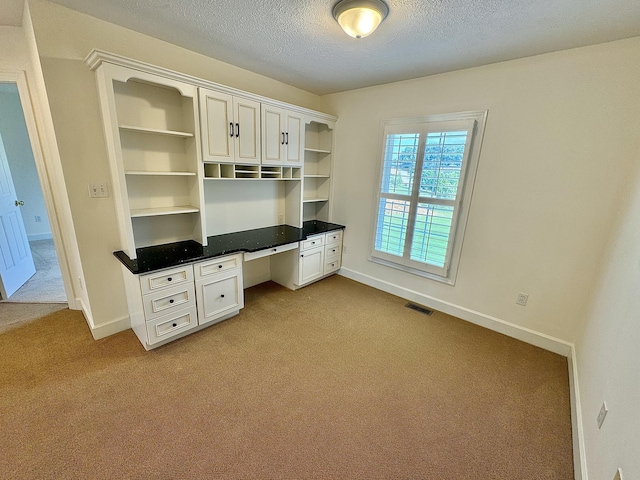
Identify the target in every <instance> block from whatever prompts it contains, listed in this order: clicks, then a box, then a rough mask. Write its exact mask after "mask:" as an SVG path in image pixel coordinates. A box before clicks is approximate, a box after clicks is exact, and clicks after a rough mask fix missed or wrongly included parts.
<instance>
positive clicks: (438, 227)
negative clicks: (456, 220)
mask: <svg viewBox="0 0 640 480" xmlns="http://www.w3.org/2000/svg"><path fill="white" fill-rule="evenodd" d="M452 218H453V207H449V206H444V205H430V204H428V203H419V204H418V211H417V214H416V223H415V229H414V231H413V241H412V243H411V260H415V261H417V262H424V263H428V264H430V265H435V266H438V267H444V264H445V259H446V256H447V246H448V245H449V234H450V232H451V221H452V220H451V219H452Z"/></svg>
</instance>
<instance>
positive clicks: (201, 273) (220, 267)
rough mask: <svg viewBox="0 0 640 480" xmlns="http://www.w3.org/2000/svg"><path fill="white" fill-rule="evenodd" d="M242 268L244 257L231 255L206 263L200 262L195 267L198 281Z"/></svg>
mask: <svg viewBox="0 0 640 480" xmlns="http://www.w3.org/2000/svg"><path fill="white" fill-rule="evenodd" d="M241 267H242V255H230V256H227V257H219V258H216V259H214V260H209V261H206V262H199V263H196V264H195V265H194V270H195V272H194V274H195V278H196V280H200V279H202V278H207V277H209V276H211V275H215V274H216V273H220V272H225V271H227V270H231V269H233V268H241Z"/></svg>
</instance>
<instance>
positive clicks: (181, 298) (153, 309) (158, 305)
mask: <svg viewBox="0 0 640 480" xmlns="http://www.w3.org/2000/svg"><path fill="white" fill-rule="evenodd" d="M142 304H143V306H144V315H145V317H146V319H147V320H151V319H153V318H157V317H159V316H161V315H167V314H169V313H170V312H171V311H175V310H181V309H183V308H187V307H191V306H193V305H195V304H196V295H195V290H194V286H193V282H192V283H189V284H188V285H176V286H175V287H171V288H164V289H162V290H160V291H157V292H153V293H149V294H148V295H144V296H143V297H142Z"/></svg>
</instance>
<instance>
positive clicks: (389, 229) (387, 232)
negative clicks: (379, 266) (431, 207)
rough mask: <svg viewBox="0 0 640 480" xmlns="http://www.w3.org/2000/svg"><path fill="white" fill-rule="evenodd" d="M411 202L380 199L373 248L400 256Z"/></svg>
mask: <svg viewBox="0 0 640 480" xmlns="http://www.w3.org/2000/svg"><path fill="white" fill-rule="evenodd" d="M410 205H411V203H410V202H405V201H401V200H389V199H386V198H381V199H380V206H379V208H378V223H377V228H376V244H375V249H376V250H378V251H379V252H384V253H388V254H390V255H397V256H400V257H401V256H402V255H403V253H404V242H405V238H406V235H407V222H408V221H409V207H410Z"/></svg>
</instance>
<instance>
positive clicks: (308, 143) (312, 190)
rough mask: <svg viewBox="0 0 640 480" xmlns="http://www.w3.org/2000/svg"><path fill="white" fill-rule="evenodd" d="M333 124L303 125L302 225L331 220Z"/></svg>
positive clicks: (312, 123) (312, 121)
mask: <svg viewBox="0 0 640 480" xmlns="http://www.w3.org/2000/svg"><path fill="white" fill-rule="evenodd" d="M334 128H335V124H334V123H333V122H325V121H319V120H310V121H309V122H308V123H307V124H306V125H305V146H304V179H303V197H302V204H303V221H308V220H323V221H325V222H327V221H330V218H331V208H330V207H331V205H330V198H331V171H332V162H333V155H332V152H333V130H334Z"/></svg>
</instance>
